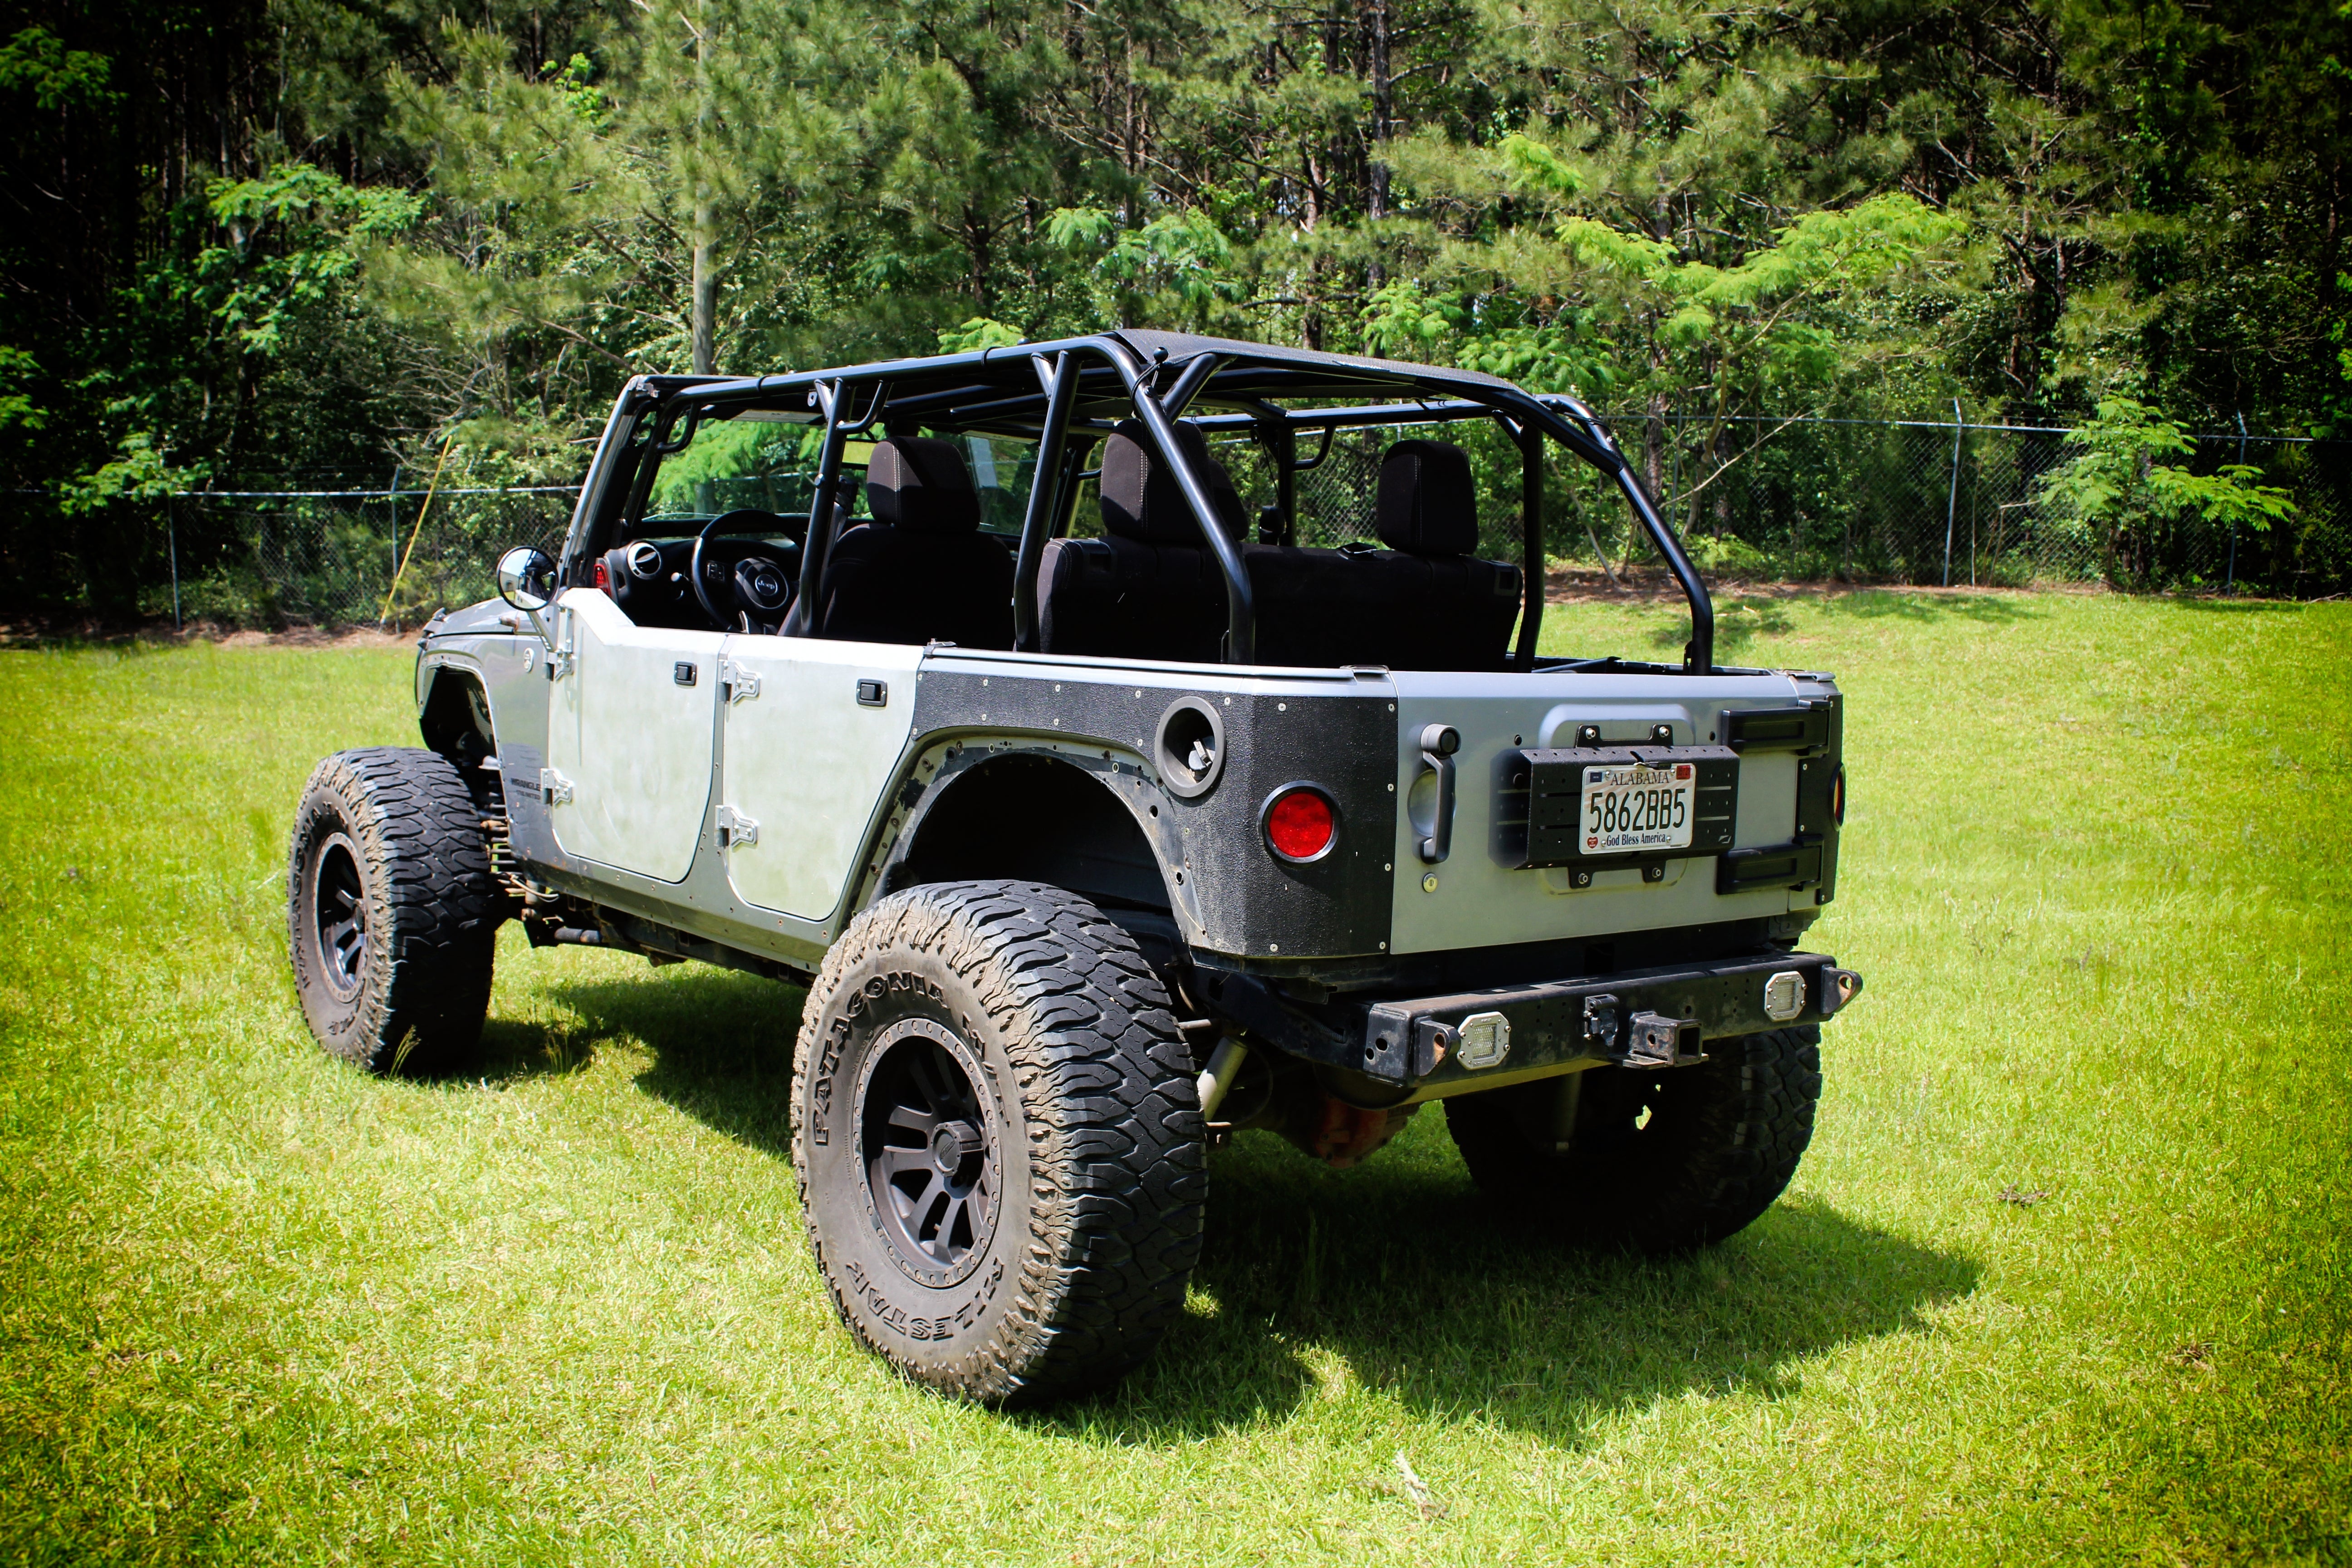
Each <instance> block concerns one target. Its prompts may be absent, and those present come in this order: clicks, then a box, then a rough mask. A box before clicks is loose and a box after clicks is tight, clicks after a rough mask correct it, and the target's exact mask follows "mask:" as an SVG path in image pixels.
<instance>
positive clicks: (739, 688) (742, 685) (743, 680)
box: [719, 658, 760, 703]
mask: <svg viewBox="0 0 2352 1568" xmlns="http://www.w3.org/2000/svg"><path fill="white" fill-rule="evenodd" d="M719 689H720V692H721V695H723V696H724V697H725V698H726V699H727V700H728V701H729V702H730V703H734V702H741V701H745V700H749V699H751V698H753V697H757V696H758V695H760V677H759V673H758V672H757V671H755V670H751V669H746V668H743V666H741V665H740V664H738V663H736V662H735V661H734V660H733V659H731V658H722V659H720V660H719Z"/></svg>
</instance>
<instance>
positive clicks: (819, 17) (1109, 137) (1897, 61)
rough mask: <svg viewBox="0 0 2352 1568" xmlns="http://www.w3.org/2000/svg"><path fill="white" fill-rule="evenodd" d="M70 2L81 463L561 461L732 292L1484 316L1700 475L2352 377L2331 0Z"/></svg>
mask: <svg viewBox="0 0 2352 1568" xmlns="http://www.w3.org/2000/svg"><path fill="white" fill-rule="evenodd" d="M45 17H46V19H45V20H44V21H43V22H42V23H41V24H40V25H37V26H23V27H20V28H19V29H18V30H17V31H16V33H15V34H13V35H12V36H10V37H8V39H7V41H6V42H5V44H0V106H5V107H6V108H7V109H8V110H10V111H11V113H12V114H14V115H15V116H16V120H15V121H14V123H15V126H16V131H15V134H16V139H17V145H16V153H17V156H16V158H15V159H14V160H13V161H12V163H10V164H9V165H8V166H7V167H6V169H5V170H0V184H5V192H6V194H7V195H8V196H9V197H10V199H11V200H12V201H13V202H14V204H15V207H14V210H16V212H18V213H20V214H24V215H29V216H27V218H26V221H22V222H19V223H17V224H16V225H15V226H12V228H11V229H10V230H9V231H6V232H0V251H4V252H5V265H6V269H7V272H8V275H9V276H10V277H11V279H12V280H15V281H16V283H17V287H16V289H15V290H14V292H13V293H12V294H11V295H10V296H9V297H8V299H7V300H0V344H5V345H8V346H10V347H11V349H12V350H13V352H16V353H28V354H34V355H36V356H37V364H36V367H35V368H33V369H25V368H23V367H22V366H20V365H17V364H16V363H14V362H11V363H9V364H8V365H5V366H0V378H5V381H6V383H7V386H6V389H5V390H0V398H13V399H19V400H21V407H19V404H18V403H16V402H9V403H5V404H0V436H5V437H13V439H11V440H0V460H6V461H8V462H10V463H12V464H13V465H14V467H15V468H16V470H17V478H18V479H19V480H20V481H23V482H26V483H29V484H32V485H34V486H35V487H36V488H42V487H52V486H54V485H55V484H57V483H58V482H61V481H62V480H63V479H67V478H68V477H73V476H78V475H81V474H86V473H89V472H93V471H95V470H96V469H98V468H101V467H103V466H104V465H105V464H106V463H108V462H110V461H113V460H115V456H114V455H115V448H116V445H117V443H118V442H119V441H120V440H121V438H122V437H123V436H125V435H126V434H128V433H129V432H131V431H133V430H148V431H152V432H153V433H154V434H155V437H156V438H157V440H158V442H159V443H161V444H163V445H168V446H169V447H171V448H172V449H173V451H175V452H180V453H184V454H187V455H188V457H189V459H190V460H192V461H203V462H205V463H208V464H210V465H211V466H212V467H213V468H214V470H215V471H216V472H219V473H222V474H224V475H226V474H230V473H234V472H247V471H252V470H255V469H257V468H266V467H268V466H270V465H273V464H274V465H282V466H308V465H327V464H331V465H341V466H345V467H357V466H362V465H377V466H384V465H389V464H390V463H392V462H394V461H404V462H407V463H409V464H411V465H414V464H415V463H416V462H418V461H420V460H427V459H428V458H429V455H430V454H431V453H432V452H434V451H435V450H436V447H437V446H438V444H439V442H440V441H441V440H442V438H443V437H445V436H446V435H447V434H448V433H449V432H450V431H452V430H459V431H461V432H462V435H461V444H462V445H465V446H466V447H467V449H468V450H469V451H471V452H473V453H475V454H476V455H477V458H478V461H479V462H481V463H483V464H485V465H487V466H488V467H487V468H486V469H485V471H486V472H487V471H488V469H489V468H496V469H498V470H499V471H501V472H505V473H509V474H512V475H515V476H518V477H535V478H546V479H558V478H569V477H572V475H575V474H576V473H577V472H578V469H579V467H580V463H581V460H582V455H583V451H584V449H585V448H584V442H585V440H586V438H587V437H588V436H589V435H590V433H591V432H592V431H593V427H594V426H595V425H596V424H597V422H598V421H599V420H601V418H602V417H603V415H604V411H605V410H606V409H608V408H609V407H610V404H611V398H612V396H613V395H614V392H615V391H616V389H617V387H618V385H619V384H620V383H621V382H622V381H623V380H625V378H626V377H627V376H628V375H630V374H637V373H640V372H646V371H677V370H684V369H687V368H688V367H689V366H690V365H692V364H693V363H695V361H696V353H697V347H696V342H697V337H696V334H697V332H698V330H699V331H704V332H705V333H706V334H707V338H708V341H709V344H710V347H711V353H713V354H714V356H715V358H716V360H717V361H718V362H719V363H723V364H725V365H727V366H730V367H741V368H745V369H754V368H756V369H773V368H778V367H782V366H792V365H814V364H824V363H854V362H856V361H857V360H860V359H864V358H869V357H877V356H885V355H895V354H905V353H925V352H930V351H933V350H935V349H938V348H939V347H940V346H941V345H948V346H952V347H965V346H977V345H983V344H993V343H999V342H1013V341H1018V340H1021V339H1025V338H1031V337H1037V336H1055V335H1061V334H1064V333H1067V332H1071V331H1086V330H1092V329H1096V328H1101V327H1107V326H1112V325H1117V324H1120V323H1131V324H1137V325H1167V326H1180V327H1188V328H1193V329H1198V330H1203V331H1214V332H1221V333H1230V334H1234V335H1237V336H1241V337H1244V338H1256V339H1263V340H1266V341H1274V342H1306V343H1308V344H1312V345H1315V346H1319V347H1325V348H1333V349H1343V350H1365V351H1369V352H1376V353H1389V354H1402V355H1407V356H1411V357H1419V358H1427V359H1437V360H1450V361H1452V362H1454V363H1461V364H1464V365H1468V366H1472V367H1475V368H1478V369H1482V370H1486V371H1490V372H1493V373H1496V374H1503V375H1506V376H1509V377H1511V378H1514V379H1517V380H1521V381H1525V382H1528V383H1529V384H1534V385H1536V386H1538V387H1539V388H1541V389H1544V390H1548V391H1549V390H1572V391H1575V392H1578V393H1580V394H1581V395H1584V396H1585V397H1587V398H1588V399H1590V400H1592V401H1594V402H1595V403H1597V404H1600V405H1604V406H1606V407H1608V408H1610V409H1611V410H1612V411H1615V412H1619V413H1641V414H1643V415H1664V414H1675V415H1680V416H1691V415H1695V414H1696V415H1699V416H1704V417H1703V418H1701V419H1698V420H1696V421H1692V420H1687V419H1685V421H1682V422H1677V423H1675V424H1671V425H1669V424H1666V423H1660V422H1648V423H1645V425H1644V427H1643V433H1642V437H1641V440H1640V446H1641V448H1642V449H1641V450H1640V452H1639V453H1638V458H1639V460H1640V461H1641V462H1642V464H1643V467H1644V468H1645V469H1646V470H1647V471H1649V472H1650V473H1651V474H1652V475H1653V476H1661V477H1662V476H1664V475H1665V474H1666V473H1668V472H1670V471H1680V472H1690V473H1694V474H1696V475H1698V476H1700V478H1701V480H1702V481H1703V480H1704V478H1705V477H1706V476H1707V475H1710V474H1713V473H1716V472H1719V471H1721V469H1722V468H1723V466H1724V465H1725V464H1727V462H1729V461H1731V460H1732V458H1733V453H1734V451H1735V449H1736V447H1737V442H1736V441H1735V440H1734V439H1733V438H1732V430H1733V426H1732V421H1734V420H1736V419H1737V418H1739V417H1742V416H1750V415H1756V414H1772V415H1786V414H1795V413H1801V412H1806V411H1835V412H1839V413H1842V414H1848V415H1854V416H1902V415H1911V414H1916V413H1919V412H1921V411H1923V410H1926V409H1935V410H1937V411H1939V412H1940V411H1941V410H1944V409H1947V408H1948V407H1949V405H1950V403H1951V400H1952V399H1954V398H1956V397H1957V398H1958V399H1960V400H1961V401H1962V403H1963V404H1964V405H1966V406H1967V407H1968V408H1969V409H1970V410H1971V411H1972V417H1979V418H1984V419H1995V418H2000V417H2004V416H2006V417H2009V418H2011V419H2012V420H2015V421H2016V422H2020V423H2030V424H2041V423H2053V422H2071V421H2073V420H2074V419H2076V418H2079V417H2082V416H2086V415H2087V414H2089V412H2090V411H2091V410H2092V409H2093V408H2094V407H2095V405H2097V404H2098V403H2099V402H2100V401H2101V400H2103V399H2108V398H2112V397H2113V396H2116V395H2128V396H2132V397H2137V398H2144V399H2146V400H2147V403H2148V405H2150V406H2151V407H2156V408H2160V409H2161V410H2163V411H2164V414H2165V416H2167V417H2168V418H2170V419H2173V420H2175V421H2177V422H2179V424H2181V425H2182V426H2183V427H2192V426H2193V427H2199V428H2208V429H2210V428H2214V427H2217V426H2219V427H2226V426H2228V425H2229V424H2230V422H2231V417H2232V416H2235V415H2238V414H2243V415H2245V416H2247V418H2248V419H2249V420H2252V421H2256V422H2258V423H2259V424H2260V425H2265V426H2269V427H2271V428H2272V429H2273V430H2294V429H2308V430H2313V431H2323V432H2324V431H2326V430H2329V429H2334V428H2338V427H2352V426H2347V424H2346V422H2347V419H2352V412H2347V411H2352V393H2347V390H2346V388H2347V386H2352V379H2347V378H2352V348H2347V346H2346V344H2347V338H2346V336H2345V334H2346V331H2347V322H2352V288H2347V287H2346V286H2344V285H2342V284H2341V283H2339V277H2340V276H2341V275H2342V273H2343V267H2342V262H2341V258H2340V256H2339V255H2338V241H2337V240H2336V238H2335V236H2336V233H2337V229H2338V224H2337V218H2336V214H2337V211H2338V208H2339V206H2340V193H2339V192H2336V190H2335V188H2334V186H2333V185H2332V184H2329V183H2328V182H2329V181H2330V180H2331V179H2332V178H2333V176H2332V175H2329V174H2326V171H2327V170H2332V169H2340V168H2342V167H2346V166H2352V109H2347V95H2346V94H2345V93H2344V92H2343V90H2342V88H2343V81H2344V77H2343V70H2344V67H2343V65H2342V61H2344V60H2345V59H2347V58H2352V18H2347V16H2345V15H2344V14H2343V8H2342V7H2341V6H2340V5H2337V4H2336V3H2335V0H2291V3H2290V4H2288V5H2284V6H2279V5H2254V4H2252V0H2221V4H2220V5H2217V6H2213V7H2207V8H2203V9H2199V10H2195V11H2189V12H2183V11H2179V10H2178V9H2177V8H2176V9H2173V10H2163V9H2161V8H2159V9H2158V11H2155V12H2147V13H2145V14H2142V13H2133V14H2132V15H2131V16H2129V17H2127V18H2126V17H2125V16H2123V15H2122V14H2120V13H2113V14H2111V12H2110V11H2109V10H2108V9H2105V8H2102V7H2099V6H2095V5H2090V4H2088V3H2087V0H2053V4H2052V5H2048V6H2045V7H2042V8H2040V9H2031V8H2029V9H2026V10H2020V9H2017V8H2016V7H2014V6H2011V7H2009V8H2007V9H2000V10H1999V15H1998V18H1997V19H1994V20H1988V21H1983V22H1982V23H1981V25H1979V19H1977V18H1975V17H1974V16H1973V15H1972V14H1969V13H1966V12H1963V11H1953V10H1951V9H1949V8H1947V9H1945V10H1940V11H1938V10H1936V9H1933V8H1926V9H1922V8H1920V7H1918V6H1916V5H1897V6H1895V7H1894V8H1893V9H1884V8H1882V9H1881V10H1879V11H1874V12H1857V11H1854V10H1853V9H1852V8H1850V7H1849V8H1846V9H1845V10H1844V11H1842V12H1836V13H1834V14H1825V13H1823V12H1822V10H1821V9H1820V8H1819V7H1816V6H1810V5H1799V4H1797V3H1795V0H1774V3H1772V4H1769V5H1765V6H1764V7H1763V8H1762V9H1761V10H1755V9H1749V10H1737V9H1734V10H1726V9H1723V8H1721V7H1715V8H1708V7H1706V6H1702V5H1697V4H1696V0H1656V3H1654V4H1652V5H1645V6H1643V7H1638V8H1636V9H1634V10H1632V11H1627V10H1625V9H1623V8H1622V7H1618V8H1612V7H1609V6H1604V5H1597V4H1596V3H1595V0H1509V3H1507V4H1505V3H1503V0H1390V3H1388V4H1386V5H1381V6H1379V7H1359V8H1355V9H1348V8H1340V9H1338V10H1332V9H1329V8H1325V9H1324V10H1320V11H1318V10H1312V9H1302V8H1298V7H1288V6H1277V5H1270V4H1262V3H1258V0H1252V3H1249V4H1244V5H1238V6H1234V5H1211V4H1209V3H1208V0H1139V3H1137V4H1132V5H1120V6H1115V7H1094V6H1083V7H1076V8H1072V7H1069V6H1066V5H1058V4H1048V3H1047V0H992V3H991V4H987V5H982V4H981V3H980V0H922V3H921V4H919V5H901V4H895V3H893V4H883V3H881V0H849V3H847V4H840V5H814V4H811V3H808V0H641V3H623V0H541V3H539V4H533V5H525V4H523V0H484V3H483V4H482V5H478V6H468V7H467V8H464V10H463V11H462V14H456V13H451V14H445V13H442V12H436V11H432V10H431V9H430V8H424V9H419V8H417V7H415V6H414V5H398V6H394V7H392V8H390V9H384V10H379V11H368V12H360V11H353V10H352V9H351V8H350V7H348V6H344V5H340V4H337V3H335V0H236V3H234V4H231V5H226V6H212V7H200V6H197V5H194V0H142V4H141V5H136V6H132V7H130V8H127V9H126V8H123V7H109V8H101V7H99V6H97V5H94V4H92V3H91V0H68V4H66V5H63V6H62V7H60V8H58V9H57V10H56V11H55V13H54V14H53V15H52V14H45ZM199 69H201V70H202V71H204V72H207V73H215V75H207V76H205V80H214V79H220V80H224V81H232V80H233V81H235V82H236V83H238V84H240V85H239V86H237V87H236V89H234V90H226V89H225V91H224V93H222V94H216V95H213V96H210V97H207V96H206V95H205V94H204V93H189V92H184V91H182V90H180V88H179V84H180V83H181V82H182V80H183V79H187V80H194V73H195V72H197V71H198V70H199ZM150 100H154V101H159V102H160V101H165V100H169V101H171V102H174V103H183V102H184V103H187V104H189V105H190V106H191V107H189V108H188V110H186V112H187V113H188V114H190V115H193V116H194V117H195V118H196V119H197V120H200V121H203V123H202V124H195V123H194V122H193V121H192V122H191V123H190V124H187V125H179V124H178V123H177V122H176V121H171V120H170V117H169V116H157V115H152V114H150V113H148V112H147V110H146V105H147V104H148V102H149V101H150ZM174 112H178V111H176V110H175V111H174ZM206 117H210V118H206ZM174 127H176V128H174ZM59 182H62V184H60V183H59ZM52 187H56V188H54V189H53V188H52ZM127 197H128V198H135V199H126V198H127ZM698 287H699V288H700V289H701V290H702V292H701V293H700V295H699V299H700V300H701V301H702V307H703V309H702V315H703V316H704V317H706V318H707V321H706V324H705V326H704V327H702V328H700V329H698V327H697V325H696V322H697V319H698V306H697V300H698V294H697V289H698ZM61 322H63V323H70V325H69V326H68V327H66V328H64V329H62V330H61V329H60V328H59V326H58V323H61ZM28 363H30V362H28ZM35 410H38V411H40V412H41V413H42V414H43V415H44V416H46V417H47V419H48V424H47V426H46V427H45V429H44V431H43V439H42V440H40V441H38V442H33V441H28V440H26V439H25V437H26V432H28V431H29V430H30V429H31V428H32V426H31V425H30V424H29V416H31V414H32V413H33V412H34V411H35ZM12 411H13V412H12ZM1670 432H1676V433H1671V434H1670ZM1677 444H1679V449H1677ZM2161 482H2163V483H2167V484H2169V483H2172V482H2174V481H2170V480H2166V481H2161ZM2234 488H2235V489H2244V487H2242V486H2240V487H2234ZM2251 493H2252V492H2249V494H2251ZM2177 499H2178V500H2179V504H2180V505H2181V506H2183V507H2190V508H2194V509H2198V510H2209V509H2211V508H2220V509H2221V510H2222V512H2226V513H2228V514H2229V515H2233V516H2243V517H2244V518H2245V519H2246V521H2248V522H2249V524H2250V526H2251V525H2254V524H2255V523H2256V522H2257V521H2260V520H2263V519H2273V520H2274V519H2276V517H2277V514H2276V513H2274V512H2273V511H2268V510H2264V503H2262V502H2260V501H2257V500H2243V499H2233V497H2232V496H2231V494H2229V493H2226V492H2224V491H2222V490H2210V491H2209V492H2202V493H2200V494H2198V495H2190V494H2189V493H2188V492H2186V491H2184V492H2181V494H2180V496H2179V498H2177ZM2248 507H2252V509H2253V510H2252V511H2247V510H2245V509H2246V508H2248ZM2233 508H2234V509H2237V510H2235V511H2231V509H2233ZM2215 515H2220V514H2218V513H2217V514H2215Z"/></svg>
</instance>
